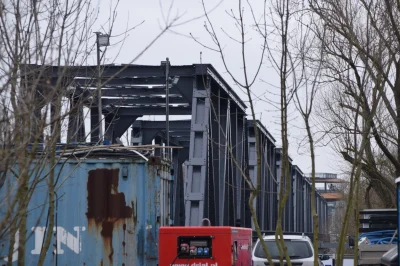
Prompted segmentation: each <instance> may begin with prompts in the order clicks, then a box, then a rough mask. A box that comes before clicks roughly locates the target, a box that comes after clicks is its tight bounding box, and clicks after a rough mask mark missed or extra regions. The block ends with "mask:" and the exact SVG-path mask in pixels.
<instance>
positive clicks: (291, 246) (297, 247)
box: [254, 240, 313, 259]
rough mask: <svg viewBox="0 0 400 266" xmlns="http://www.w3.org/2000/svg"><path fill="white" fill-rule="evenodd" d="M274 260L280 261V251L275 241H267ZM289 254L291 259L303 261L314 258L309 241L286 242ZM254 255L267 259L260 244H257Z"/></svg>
mask: <svg viewBox="0 0 400 266" xmlns="http://www.w3.org/2000/svg"><path fill="white" fill-rule="evenodd" d="M265 244H266V245H267V248H268V251H269V253H270V255H271V258H272V259H279V249H278V246H277V245H276V242H275V241H268V240H267V241H265ZM285 245H286V247H287V251H288V254H289V256H290V258H291V259H303V258H309V257H312V256H313V254H312V249H311V246H310V244H309V243H308V242H307V241H301V240H300V241H299V240H285ZM254 255H255V256H256V257H258V258H267V256H266V255H265V252H264V250H263V248H262V246H261V244H260V243H258V244H257V247H256V250H255V252H254Z"/></svg>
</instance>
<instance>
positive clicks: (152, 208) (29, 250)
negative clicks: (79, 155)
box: [0, 159, 173, 266]
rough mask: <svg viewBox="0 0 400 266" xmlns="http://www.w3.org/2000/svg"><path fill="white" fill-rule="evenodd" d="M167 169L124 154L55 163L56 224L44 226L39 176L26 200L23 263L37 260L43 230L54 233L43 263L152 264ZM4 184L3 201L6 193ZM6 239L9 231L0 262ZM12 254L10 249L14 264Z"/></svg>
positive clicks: (166, 205) (164, 214)
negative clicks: (29, 196)
mask: <svg viewBox="0 0 400 266" xmlns="http://www.w3.org/2000/svg"><path fill="white" fill-rule="evenodd" d="M46 170H47V171H44V172H43V173H42V176H44V175H45V174H46V172H48V171H49V168H48V169H46ZM168 170H169V168H168V166H166V165H165V164H157V165H149V164H148V163H147V162H145V161H143V160H140V161H138V160H136V161H134V160H129V159H123V160H110V159H87V160H82V161H77V160H68V161H63V162H60V163H58V164H57V165H56V167H55V173H56V179H57V190H56V195H57V196H56V197H57V199H58V200H57V201H56V215H55V217H54V222H55V226H54V228H52V229H50V228H47V227H46V225H47V224H48V221H47V213H48V204H47V203H48V193H47V192H48V187H47V184H46V179H43V180H42V181H40V182H39V183H37V184H36V189H35V190H34V193H33V196H32V199H31V201H30V203H29V208H28V209H29V212H28V215H27V235H28V240H27V242H26V254H25V265H37V263H38V259H39V254H40V250H41V248H42V242H43V236H44V235H45V234H46V232H47V230H53V232H54V234H53V235H52V239H51V245H50V248H49V251H48V252H47V255H46V260H45V265H103V266H107V265H125V266H128V265H143V266H145V265H150V266H153V265H154V266H155V265H157V256H158V254H157V253H158V247H157V242H158V228H159V226H162V225H167V224H168V223H169V221H170V218H171V217H170V213H169V210H170V202H169V201H170V198H169V195H171V194H172V193H169V188H170V183H171V182H172V180H173V179H172V178H171V177H170V176H169V171H168ZM33 184H34V183H33V182H31V184H30V186H32V185H33ZM5 187H6V186H4V187H3V188H2V189H1V190H0V200H2V201H4V200H5V197H7V196H9V193H6V189H5ZM1 208H2V207H1V206H0V211H2V210H1ZM9 240H10V236H9V235H8V236H7V237H3V239H1V240H0V242H1V245H0V246H2V245H4V246H2V247H3V248H1V249H0V258H2V259H1V260H3V262H4V263H5V261H6V258H4V257H5V256H7V253H8V247H9ZM16 240H18V237H17V238H16ZM17 247H18V243H16V245H14V248H17ZM17 258H18V252H14V256H13V260H14V265H16V264H17V262H16V260H17ZM1 264H2V263H1V262H0V265H1Z"/></svg>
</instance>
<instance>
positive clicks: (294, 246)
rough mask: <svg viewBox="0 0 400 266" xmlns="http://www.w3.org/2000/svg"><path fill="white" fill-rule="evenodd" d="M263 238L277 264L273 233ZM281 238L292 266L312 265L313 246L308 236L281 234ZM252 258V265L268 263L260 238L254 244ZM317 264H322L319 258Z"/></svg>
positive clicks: (277, 256) (276, 249)
mask: <svg viewBox="0 0 400 266" xmlns="http://www.w3.org/2000/svg"><path fill="white" fill-rule="evenodd" d="M263 238H264V241H265V244H266V245H267V248H268V251H269V253H270V255H271V258H272V260H273V261H274V263H277V264H276V265H279V249H278V246H277V244H276V242H275V235H270V236H264V237H263ZM283 239H284V241H285V245H286V247H287V252H288V254H289V257H290V261H291V262H292V265H293V266H297V265H299V266H300V265H301V266H314V248H313V245H312V242H311V239H310V238H309V237H307V236H300V235H283ZM252 259H253V266H265V265H269V264H268V260H267V256H266V255H265V253H264V250H263V248H262V246H261V244H260V240H258V241H257V242H256V244H255V246H254V249H253V253H252ZM324 259H326V257H324ZM284 261H286V260H284ZM318 265H320V266H323V263H322V262H321V260H320V259H318Z"/></svg>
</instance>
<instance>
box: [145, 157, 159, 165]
mask: <svg viewBox="0 0 400 266" xmlns="http://www.w3.org/2000/svg"><path fill="white" fill-rule="evenodd" d="M147 164H148V165H160V164H162V160H161V157H160V156H152V157H149V161H148V162H147Z"/></svg>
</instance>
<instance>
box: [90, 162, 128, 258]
mask: <svg viewBox="0 0 400 266" xmlns="http://www.w3.org/2000/svg"><path fill="white" fill-rule="evenodd" d="M118 184H119V169H95V170H91V171H89V177H88V182H87V192H88V196H87V204H88V207H87V212H86V217H87V218H88V225H89V229H91V227H92V226H95V227H96V230H97V229H99V227H101V232H100V234H101V237H102V238H103V245H104V249H105V250H104V251H105V252H106V254H108V258H109V260H110V262H112V256H113V254H114V248H113V246H112V238H113V231H114V228H115V227H116V228H118V226H121V225H123V224H125V222H124V220H125V219H127V218H132V214H133V211H132V208H131V207H129V206H127V205H126V201H125V195H124V193H120V192H118ZM125 226H126V225H125Z"/></svg>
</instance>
